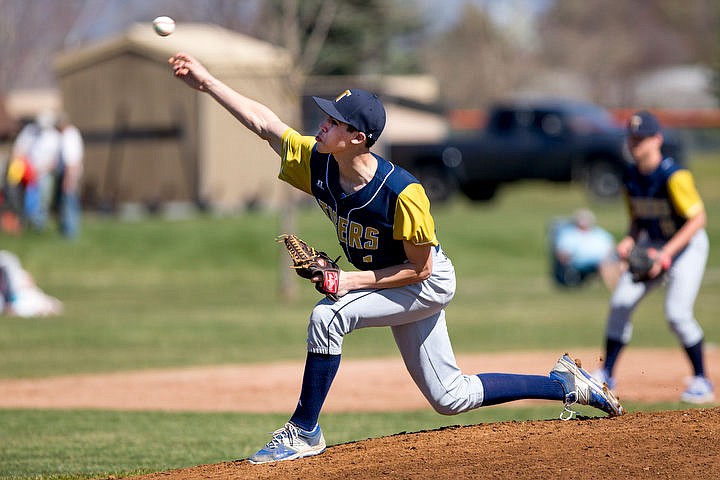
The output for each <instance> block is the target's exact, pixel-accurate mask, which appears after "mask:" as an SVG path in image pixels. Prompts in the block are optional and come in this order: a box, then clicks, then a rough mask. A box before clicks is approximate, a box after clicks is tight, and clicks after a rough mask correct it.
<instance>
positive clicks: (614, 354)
mask: <svg viewBox="0 0 720 480" xmlns="http://www.w3.org/2000/svg"><path fill="white" fill-rule="evenodd" d="M624 346H625V344H624V343H622V342H618V341H617V340H612V339H610V338H607V339H605V367H604V368H605V371H606V372H607V374H608V376H610V377H612V372H613V368H615V362H617V359H618V356H619V355H620V351H621V350H622V349H623V347H624Z"/></svg>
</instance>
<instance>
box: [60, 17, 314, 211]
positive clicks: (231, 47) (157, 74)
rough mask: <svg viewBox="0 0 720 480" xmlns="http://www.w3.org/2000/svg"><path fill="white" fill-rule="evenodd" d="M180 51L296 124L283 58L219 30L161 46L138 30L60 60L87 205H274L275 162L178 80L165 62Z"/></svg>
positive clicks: (202, 30)
mask: <svg viewBox="0 0 720 480" xmlns="http://www.w3.org/2000/svg"><path fill="white" fill-rule="evenodd" d="M178 51H188V52H190V53H192V54H193V55H195V56H196V57H197V58H198V59H199V60H200V61H202V62H203V63H204V64H205V65H206V66H207V67H208V69H209V70H210V71H212V72H213V73H214V74H215V75H217V76H218V77H219V78H220V79H222V80H223V81H224V82H226V83H227V84H229V85H230V86H231V87H233V88H235V89H237V90H239V91H242V92H243V93H245V94H247V95H248V96H249V97H251V98H254V99H257V100H258V101H260V102H262V103H264V104H266V105H268V106H269V107H270V108H272V109H273V110H274V111H275V112H277V113H278V114H279V115H280V116H281V118H283V119H286V121H288V123H293V122H296V121H298V120H296V119H299V118H300V112H299V109H300V102H299V99H298V98H297V97H296V95H295V94H294V93H293V92H291V91H290V90H289V89H288V86H287V85H288V82H287V76H288V72H289V69H290V67H291V59H290V57H289V55H288V54H287V52H286V51H285V50H283V49H280V48H278V47H276V46H273V45H271V44H268V43H265V42H261V41H259V40H257V39H254V38H251V37H248V36H245V35H241V34H238V33H235V32H232V31H229V30H225V29H223V28H220V27H217V26H213V25H206V24H184V23H181V24H179V25H178V27H177V29H176V31H175V33H174V34H172V35H170V36H168V37H159V36H157V35H156V34H155V33H154V32H153V30H152V27H151V25H150V23H148V24H137V25H134V26H132V27H131V28H130V29H128V30H127V31H126V32H125V33H124V34H123V35H121V36H119V37H115V38H112V39H109V40H107V41H104V42H101V43H98V44H94V45H91V46H88V47H84V48H80V49H78V50H73V51H66V52H63V53H62V54H60V55H59V56H58V57H57V58H56V62H55V70H56V74H57V79H58V84H59V87H60V90H61V93H62V97H63V104H64V108H65V110H66V111H67V112H68V114H69V116H70V117H71V119H72V120H73V122H74V123H75V124H76V125H77V126H78V128H79V129H80V130H81V132H82V133H83V135H84V137H85V141H86V158H85V175H84V181H83V201H84V203H85V205H86V206H90V207H92V206H95V207H100V206H106V207H108V208H117V207H118V206H120V205H122V204H123V203H141V204H144V205H146V206H162V205H164V204H166V203H168V202H192V203H196V204H199V205H205V206H208V207H210V208H212V209H214V210H220V211H232V210H236V209H240V210H241V209H243V208H245V207H247V206H249V205H257V204H260V205H267V206H275V205H277V202H278V198H279V196H280V194H281V192H280V189H281V188H283V187H282V186H281V185H282V184H281V182H278V181H277V180H276V178H277V171H278V161H277V156H276V155H275V154H274V153H273V152H272V150H271V149H270V148H269V147H268V146H267V144H266V143H265V142H262V141H259V140H258V139H257V138H256V137H255V136H254V135H253V134H251V133H250V132H248V131H247V130H246V129H245V128H242V126H240V125H239V124H238V123H237V121H236V120H235V119H234V118H232V116H231V115H230V114H229V113H227V112H226V111H225V110H224V109H222V107H220V106H218V105H217V103H216V102H215V101H214V100H213V99H212V98H211V97H210V96H208V95H207V94H203V93H199V92H195V91H193V90H191V89H189V88H187V86H185V85H184V84H183V83H182V82H180V81H178V80H177V79H175V78H174V77H173V76H172V73H171V70H170V68H169V66H168V64H167V60H168V58H169V57H170V56H171V55H172V54H174V53H175V52H178Z"/></svg>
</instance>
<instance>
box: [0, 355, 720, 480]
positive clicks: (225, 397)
mask: <svg viewBox="0 0 720 480" xmlns="http://www.w3.org/2000/svg"><path fill="white" fill-rule="evenodd" d="M561 353H562V352H531V353H525V352H523V353H501V354H486V355H458V363H459V365H460V366H461V367H462V368H463V370H464V371H466V372H468V373H470V372H473V373H474V372H478V373H479V372H508V373H513V372H515V373H536V374H543V375H546V374H547V373H548V371H549V370H550V369H551V368H552V367H553V365H554V363H555V361H556V360H557V357H558V356H559V355H560V354H561ZM570 354H571V356H573V357H575V358H580V359H581V360H583V366H584V367H585V368H586V369H588V370H592V369H594V368H595V366H596V365H597V364H598V361H599V357H600V354H599V352H598V351H592V350H573V351H570ZM707 364H708V370H709V373H710V374H711V377H712V379H713V382H714V383H715V385H720V376H719V375H718V373H720V372H719V370H720V350H718V349H716V348H708V352H707ZM618 368H619V370H618V372H617V380H618V389H617V390H618V393H619V395H620V397H621V400H629V401H646V402H653V401H677V399H678V396H679V395H680V393H681V391H682V390H683V379H684V378H685V377H687V376H688V374H689V369H688V365H687V361H686V360H685V358H684V356H683V353H682V351H681V350H680V349H679V348H678V349H668V350H641V349H633V348H629V349H627V351H626V352H624V354H623V358H622V360H621V363H620V364H619V366H618ZM301 376H302V363H301V362H292V363H277V364H272V365H262V366H260V365H255V366H223V367H207V368H193V369H183V370H179V369H178V370H156V371H142V372H130V373H117V374H110V375H83V376H63V377H54V378H48V379H35V380H0V407H4V408H11V407H13V408H14V407H18V408H102V409H122V410H140V409H153V410H158V409H159V410H167V411H183V410H185V411H245V412H284V413H288V414H289V413H291V412H292V410H293V409H294V406H295V402H296V401H297V396H298V392H299V388H300V378H301ZM522 403H523V402H516V403H515V404H516V405H517V404H522ZM507 405H513V404H507ZM424 408H427V409H429V408H430V407H429V406H428V405H427V402H426V401H425V400H424V399H423V398H422V397H421V396H420V394H419V393H418V390H417V387H416V386H415V385H414V384H413V383H412V381H411V380H410V377H409V375H408V374H407V372H406V371H405V368H404V366H403V364H402V360H400V358H399V357H396V358H389V359H380V360H351V361H350V360H344V361H343V364H342V365H341V367H340V371H339V372H338V376H337V378H336V381H335V383H334V385H333V387H332V390H331V391H330V396H329V398H328V401H327V403H326V407H325V409H324V411H328V412H329V411H335V412H340V411H392V410H395V411H399V410H411V409H424ZM490 408H493V407H490ZM558 411H559V410H558ZM447 423H448V424H452V423H453V419H452V417H448V421H447ZM329 441H330V442H332V439H329ZM133 478H135V479H137V480H160V479H163V480H190V479H200V478H202V479H218V480H219V479H268V480H270V479H273V480H274V479H283V480H285V479H323V480H328V479H369V480H374V479H408V480H409V479H447V478H451V479H453V480H464V479H475V478H492V479H536V478H537V479H543V480H545V479H549V478H559V479H573V480H576V479H603V480H607V479H608V478H613V479H624V478H632V479H638V478H639V479H651V478H652V479H657V478H663V479H671V478H672V479H685V478H698V479H700V478H702V479H710V478H720V408H719V407H717V406H715V407H712V408H703V409H689V410H684V411H669V412H653V413H642V412H641V413H633V412H630V413H628V414H627V415H625V416H622V417H616V418H593V419H583V418H580V419H576V420H573V421H568V422H563V421H560V420H542V421H523V422H501V423H487V424H480V425H475V426H468V427H449V428H444V429H440V430H434V431H426V432H418V433H411V434H398V435H394V436H389V437H383V438H376V439H369V440H364V441H359V442H353V443H347V444H341V445H334V446H331V447H329V448H328V449H327V451H326V452H325V453H324V454H322V455H319V456H317V457H311V458H306V459H301V460H295V461H291V462H282V463H279V464H268V465H250V464H249V463H247V461H244V460H243V461H231V462H225V463H220V464H214V465H200V466H197V467H192V468H185V469H179V470H172V471H166V472H160V473H155V474H150V475H144V476H141V477H133Z"/></svg>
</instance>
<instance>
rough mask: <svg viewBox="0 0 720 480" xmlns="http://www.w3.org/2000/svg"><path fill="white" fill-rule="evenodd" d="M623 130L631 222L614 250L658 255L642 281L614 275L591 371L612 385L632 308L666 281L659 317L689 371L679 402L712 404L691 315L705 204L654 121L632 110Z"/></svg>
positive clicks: (703, 255) (702, 256) (702, 260)
mask: <svg viewBox="0 0 720 480" xmlns="http://www.w3.org/2000/svg"><path fill="white" fill-rule="evenodd" d="M627 129H628V147H629V149H630V153H631V154H632V156H633V159H634V160H635V162H634V164H633V165H631V166H629V167H628V169H627V171H626V173H625V180H624V184H625V193H626V200H627V205H628V211H629V214H630V227H629V229H628V233H627V236H626V237H625V238H623V239H622V240H621V241H620V242H619V243H618V246H617V251H618V255H619V256H620V258H622V259H626V260H627V258H628V256H629V255H630V252H631V250H632V249H633V247H634V246H635V245H636V244H637V245H640V246H643V247H650V248H653V249H654V250H655V251H656V252H657V254H656V256H655V262H654V265H653V267H652V269H651V270H650V272H649V279H648V280H645V281H640V282H636V281H633V278H632V275H631V272H629V271H628V272H625V273H624V274H623V276H622V277H621V278H620V281H619V282H618V285H617V287H616V288H615V291H614V293H613V294H612V297H611V299H610V313H609V315H608V320H607V330H606V341H605V362H604V366H603V368H602V369H601V370H598V371H597V372H594V373H593V374H594V375H595V377H596V378H598V379H599V380H600V381H606V382H607V383H608V385H610V387H611V388H613V387H614V384H615V380H614V379H613V377H612V373H613V369H614V367H615V363H616V361H617V359H618V356H619V355H620V352H621V350H622V349H623V348H624V347H625V345H627V344H628V343H629V342H630V339H631V337H632V323H631V321H630V320H631V315H632V312H633V311H634V310H635V308H636V307H637V305H638V304H639V303H640V301H641V300H642V299H643V298H645V296H646V295H647V294H648V293H649V292H650V291H651V290H652V289H654V288H656V287H658V286H660V285H661V284H662V283H663V281H666V282H667V292H666V295H665V317H666V318H667V321H668V324H669V326H670V329H671V330H672V331H673V333H675V335H676V336H677V337H678V339H679V340H680V342H681V344H682V345H683V347H684V349H685V352H686V353H687V356H688V359H689V360H690V364H691V366H692V369H693V375H694V376H693V378H692V380H691V382H690V383H689V385H688V388H687V389H686V390H685V391H684V392H683V394H682V395H681V397H680V399H681V400H682V401H684V402H690V403H708V402H712V401H713V400H714V398H715V397H714V394H713V386H712V383H711V382H710V380H709V379H708V378H707V376H706V375H705V365H704V360H703V331H702V328H701V327H700V325H699V324H698V322H697V320H696V319H695V315H694V312H693V309H694V305H695V299H696V298H697V295H698V291H699V290H700V285H701V283H702V278H703V273H704V271H705V264H706V263H707V258H708V251H709V241H708V236H707V233H706V232H705V228H704V227H705V223H706V221H707V216H706V213H705V207H704V205H703V202H702V199H701V198H700V195H699V194H698V192H697V189H696V188H695V182H694V180H693V177H692V174H691V173H690V171H689V170H687V169H685V168H682V167H680V166H679V165H678V164H676V163H675V161H674V160H673V159H672V158H663V155H662V152H661V147H662V144H663V135H662V130H661V126H660V122H658V120H657V118H656V117H655V116H654V115H653V114H651V113H650V112H647V111H639V112H637V113H635V114H634V115H633V116H632V117H631V118H630V120H629V122H628V127H627Z"/></svg>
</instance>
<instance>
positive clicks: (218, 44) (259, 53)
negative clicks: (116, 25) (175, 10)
mask: <svg viewBox="0 0 720 480" xmlns="http://www.w3.org/2000/svg"><path fill="white" fill-rule="evenodd" d="M180 51H184V52H188V53H190V54H191V55H193V56H195V57H196V58H197V59H198V60H200V61H201V62H203V64H205V66H206V67H208V69H209V70H211V71H213V73H214V74H216V75H233V74H245V75H247V74H248V73H250V74H253V75H257V74H264V73H270V72H277V71H278V70H287V69H288V68H289V67H290V65H291V58H290V55H289V54H288V52H287V51H286V50H285V49H283V48H280V47H277V46H275V45H272V44H270V43H267V42H264V41H261V40H258V39H256V38H253V37H249V36H247V35H243V34H240V33H237V32H234V31H232V30H227V29H225V28H221V27H219V26H217V25H211V24H203V23H179V24H178V25H177V26H176V29H175V32H174V33H173V34H172V35H169V36H167V37H160V36H158V35H157V34H156V33H155V32H154V30H153V28H152V25H151V24H150V23H147V24H139V23H136V24H134V25H132V26H131V27H130V28H129V29H128V30H126V31H125V32H124V33H123V34H121V35H119V36H116V37H113V38H110V39H107V40H104V41H101V42H98V43H95V44H91V45H88V46H85V47H80V48H78V49H75V50H69V51H66V52H62V53H60V54H59V55H58V56H57V57H56V59H55V69H56V72H57V74H58V75H59V76H63V75H65V74H67V73H70V72H72V71H75V70H78V69H83V68H86V67H87V66H89V65H92V64H95V63H99V62H101V61H104V60H107V59H108V58H111V57H114V56H117V55H121V54H123V53H128V52H131V53H135V54H139V55H142V56H146V57H148V58H150V59H152V60H158V61H163V62H165V61H167V59H168V58H169V57H170V56H172V55H173V54H175V53H177V52H180ZM248 69H251V70H248Z"/></svg>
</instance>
